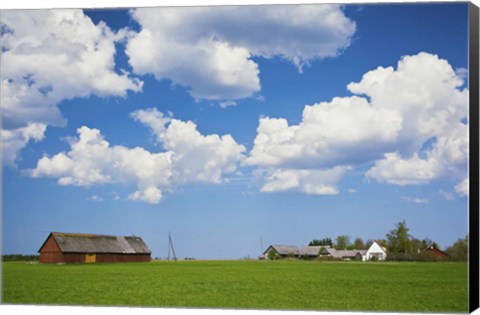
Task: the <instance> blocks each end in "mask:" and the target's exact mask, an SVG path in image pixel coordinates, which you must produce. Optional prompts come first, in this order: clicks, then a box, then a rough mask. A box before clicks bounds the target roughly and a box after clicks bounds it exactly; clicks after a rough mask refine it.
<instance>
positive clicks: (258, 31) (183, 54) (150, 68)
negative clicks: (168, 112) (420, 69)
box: [126, 5, 356, 100]
mask: <svg viewBox="0 0 480 315" xmlns="http://www.w3.org/2000/svg"><path fill="white" fill-rule="evenodd" d="M132 16H133V18H134V19H135V20H136V21H137V22H138V23H139V24H140V25H141V27H142V30H141V31H140V32H139V33H138V34H135V35H134V36H132V37H131V38H130V40H129V42H128V46H127V50H126V52H127V54H128V56H129V57H130V64H131V65H132V67H133V69H134V71H135V72H136V73H138V74H147V73H150V74H153V75H154V76H155V77H156V78H157V79H158V80H161V79H168V80H171V81H172V82H173V83H174V84H179V85H182V86H185V87H187V88H189V93H190V94H191V95H192V96H193V97H194V98H196V99H211V100H234V99H240V98H246V97H250V96H253V95H254V94H255V93H257V92H259V91H260V79H259V69H258V65H257V64H256V63H255V62H254V61H253V60H252V59H251V58H252V57H253V56H260V57H264V58H272V57H275V56H278V57H281V58H284V59H286V60H288V61H290V62H292V63H293V64H294V65H295V66H296V67H297V68H298V70H299V71H302V68H303V67H304V66H305V65H308V64H309V63H310V62H311V61H313V60H316V59H322V58H326V57H334V56H337V55H338V54H339V53H340V52H341V51H342V50H343V49H345V48H346V47H348V46H349V45H350V41H351V37H352V36H353V34H354V33H355V29H356V26H355V23H354V22H353V21H351V20H350V19H348V18H347V17H346V16H345V15H344V14H343V12H342V10H341V7H340V6H339V5H295V6H280V5H276V6H238V7H228V6H225V7H189V8H186V7H184V8H178V7H171V8H145V9H136V10H134V11H132Z"/></svg>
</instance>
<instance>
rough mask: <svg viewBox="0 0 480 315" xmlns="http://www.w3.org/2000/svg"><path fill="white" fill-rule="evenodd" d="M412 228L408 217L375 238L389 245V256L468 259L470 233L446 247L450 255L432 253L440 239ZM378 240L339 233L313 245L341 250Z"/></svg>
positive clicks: (364, 245)
mask: <svg viewBox="0 0 480 315" xmlns="http://www.w3.org/2000/svg"><path fill="white" fill-rule="evenodd" d="M409 231H410V229H409V228H408V227H407V223H406V222H405V221H401V222H399V223H397V224H396V225H395V228H394V229H393V230H391V231H389V232H388V233H387V234H386V235H385V238H384V239H379V240H375V241H376V242H377V243H378V244H379V245H380V246H382V247H385V248H386V249H387V260H395V261H432V260H435V261H436V260H452V261H467V260H468V234H467V235H466V236H465V237H464V238H460V239H458V240H457V241H456V242H455V243H453V244H452V245H451V246H449V247H447V248H446V249H444V250H442V251H443V252H444V253H445V254H447V255H448V257H441V256H438V255H432V254H431V253H429V252H427V249H428V248H430V247H433V248H435V249H438V250H441V249H440V246H439V245H438V243H436V242H434V241H432V240H431V239H429V238H425V239H418V238H416V237H413V236H412V235H410V234H409ZM373 242H374V240H367V241H364V240H363V239H362V238H360V237H357V238H355V239H354V241H353V242H352V241H351V238H350V236H348V235H339V236H337V237H336V239H335V242H334V241H333V240H332V239H331V238H329V237H327V238H322V239H313V240H312V241H311V242H310V243H309V244H308V245H309V246H331V247H333V248H335V249H338V250H343V249H347V250H353V249H368V248H369V247H370V246H371V245H372V244H373Z"/></svg>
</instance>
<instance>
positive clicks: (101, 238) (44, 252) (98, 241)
mask: <svg viewBox="0 0 480 315" xmlns="http://www.w3.org/2000/svg"><path fill="white" fill-rule="evenodd" d="M38 252H39V254H40V262H41V263H93V262H148V261H150V260H151V257H150V256H151V251H150V249H149V248H148V246H147V245H146V244H145V242H144V241H143V240H142V238H141V237H138V236H110V235H97V234H79V233H58V232H52V233H50V234H49V235H48V237H47V239H46V240H45V242H44V243H43V245H42V246H41V247H40V249H39V250H38Z"/></svg>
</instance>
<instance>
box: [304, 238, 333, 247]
mask: <svg viewBox="0 0 480 315" xmlns="http://www.w3.org/2000/svg"><path fill="white" fill-rule="evenodd" d="M332 244H333V242H332V239H331V238H329V237H327V238H322V239H321V240H317V239H314V240H313V241H311V242H310V243H308V246H332Z"/></svg>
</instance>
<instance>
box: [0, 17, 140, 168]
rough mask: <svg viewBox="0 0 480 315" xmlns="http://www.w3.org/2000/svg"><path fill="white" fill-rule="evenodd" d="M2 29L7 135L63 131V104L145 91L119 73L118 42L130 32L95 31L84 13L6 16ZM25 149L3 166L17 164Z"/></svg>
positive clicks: (99, 27) (102, 28)
mask: <svg viewBox="0 0 480 315" xmlns="http://www.w3.org/2000/svg"><path fill="white" fill-rule="evenodd" d="M1 27H2V35H1V43H2V44H1V45H2V46H1V48H2V58H1V84H2V87H1V89H2V93H1V103H2V118H3V128H4V130H8V131H11V132H16V131H15V130H20V129H21V128H24V127H26V126H27V125H28V124H30V123H33V124H43V125H54V126H63V125H64V124H65V119H64V118H63V117H62V115H61V113H60V110H59V109H58V107H57V105H58V103H59V102H61V101H63V100H67V99H72V98H75V97H88V96H90V95H98V96H101V97H107V96H119V97H124V96H126V94H127V91H128V90H131V91H135V92H137V91H140V90H141V88H142V82H141V81H139V80H138V79H134V78H131V77H130V76H129V74H128V73H127V72H125V71H123V72H122V73H117V72H116V71H115V69H114V68H115V63H114V55H115V42H117V41H119V40H121V39H122V38H124V37H125V31H124V30H122V31H120V32H118V33H114V32H112V31H111V30H110V29H109V28H108V26H106V25H105V24H104V23H100V24H98V25H95V24H93V22H92V21H91V20H90V19H89V18H88V17H86V16H85V15H84V14H83V12H82V11H81V10H10V11H3V12H2V22H1ZM2 132H3V130H2ZM25 144H26V143H25ZM22 147H23V146H20V147H18V148H17V150H15V151H14V152H9V153H10V155H9V156H4V157H5V159H4V160H8V161H12V160H14V156H15V155H17V153H18V151H19V150H20V149H21V148H22Z"/></svg>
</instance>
